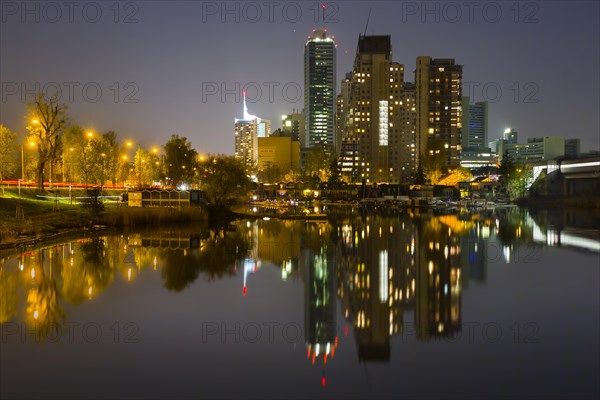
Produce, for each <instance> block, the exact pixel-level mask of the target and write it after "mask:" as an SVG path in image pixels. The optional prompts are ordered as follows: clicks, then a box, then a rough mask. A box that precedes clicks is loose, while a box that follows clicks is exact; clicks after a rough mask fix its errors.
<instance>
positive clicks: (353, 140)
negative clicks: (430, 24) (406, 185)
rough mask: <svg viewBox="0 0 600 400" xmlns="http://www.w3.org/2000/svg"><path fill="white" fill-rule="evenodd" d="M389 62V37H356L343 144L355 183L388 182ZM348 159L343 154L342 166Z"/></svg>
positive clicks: (390, 46)
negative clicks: (351, 165) (349, 152)
mask: <svg viewBox="0 0 600 400" xmlns="http://www.w3.org/2000/svg"><path fill="white" fill-rule="evenodd" d="M391 59H392V43H391V37H390V36H389V35H386V36H362V35H360V36H359V38H358V48H357V51H356V57H355V59H354V67H353V70H352V81H351V84H350V85H351V87H350V99H349V104H348V111H347V112H348V118H347V120H346V135H345V138H344V141H345V142H346V143H345V145H343V147H344V149H345V150H346V151H347V150H348V149H351V150H352V151H353V152H354V154H353V155H352V157H353V160H352V161H351V162H350V161H348V163H352V164H353V170H352V176H351V179H352V180H355V181H362V180H365V181H366V182H383V181H389V172H390V170H389V168H390V166H389V159H388V156H389V154H388V151H389V147H388V145H389V106H390V79H394V77H392V78H390V66H391ZM399 72H400V71H398V73H399ZM396 78H397V76H396ZM393 83H394V84H396V83H397V84H399V85H400V87H401V84H402V82H393ZM392 96H394V95H392ZM350 158H351V157H350V156H348V154H342V164H345V163H346V162H347V161H346V159H350ZM392 168H393V167H392Z"/></svg>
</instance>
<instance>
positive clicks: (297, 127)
mask: <svg viewBox="0 0 600 400" xmlns="http://www.w3.org/2000/svg"><path fill="white" fill-rule="evenodd" d="M281 129H282V130H283V131H284V132H286V133H289V134H290V136H291V137H292V140H299V141H300V143H302V141H303V140H304V114H303V113H296V112H294V113H293V114H286V115H282V116H281Z"/></svg>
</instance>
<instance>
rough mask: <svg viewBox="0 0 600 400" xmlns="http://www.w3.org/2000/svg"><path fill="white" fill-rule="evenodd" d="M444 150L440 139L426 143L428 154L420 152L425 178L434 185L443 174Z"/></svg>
mask: <svg viewBox="0 0 600 400" xmlns="http://www.w3.org/2000/svg"><path fill="white" fill-rule="evenodd" d="M445 155H446V151H445V149H444V144H443V143H442V141H441V140H432V141H430V143H429V145H428V154H422V155H421V157H420V159H421V160H420V161H422V165H423V170H424V172H425V178H426V180H427V182H428V183H429V184H431V185H436V184H437V183H438V181H439V180H440V178H441V177H442V175H443V172H444V171H443V169H444V164H445Z"/></svg>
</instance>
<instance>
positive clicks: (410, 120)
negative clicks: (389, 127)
mask: <svg viewBox="0 0 600 400" xmlns="http://www.w3.org/2000/svg"><path fill="white" fill-rule="evenodd" d="M415 96H416V90H415V84H414V83H409V82H405V83H404V90H403V91H402V97H401V100H400V124H401V127H400V140H399V148H398V154H399V160H398V169H399V172H400V174H399V177H400V182H409V181H410V179H411V177H412V176H413V173H414V171H415V168H416V160H417V151H416V140H417V138H416V129H417V128H416V123H417V108H416V99H415Z"/></svg>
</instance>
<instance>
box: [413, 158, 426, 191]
mask: <svg viewBox="0 0 600 400" xmlns="http://www.w3.org/2000/svg"><path fill="white" fill-rule="evenodd" d="M426 181H427V178H426V177H425V167H423V162H422V161H421V160H419V163H418V164H417V169H416V170H415V173H414V175H413V177H412V183H414V184H416V185H424V184H425V182H426Z"/></svg>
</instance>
